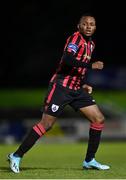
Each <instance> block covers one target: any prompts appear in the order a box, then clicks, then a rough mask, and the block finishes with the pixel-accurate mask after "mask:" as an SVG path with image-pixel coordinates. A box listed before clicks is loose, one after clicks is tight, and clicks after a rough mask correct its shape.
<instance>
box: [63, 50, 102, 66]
mask: <svg viewBox="0 0 126 180" xmlns="http://www.w3.org/2000/svg"><path fill="white" fill-rule="evenodd" d="M62 60H63V62H64V63H65V64H67V65H68V66H72V67H77V68H78V67H82V68H91V69H103V65H104V64H103V62H101V61H96V62H93V63H92V62H90V63H86V62H80V61H78V60H77V59H76V58H75V57H74V54H73V53H71V52H67V51H65V52H64V54H63V57H62Z"/></svg>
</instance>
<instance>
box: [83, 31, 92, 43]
mask: <svg viewBox="0 0 126 180" xmlns="http://www.w3.org/2000/svg"><path fill="white" fill-rule="evenodd" d="M80 34H81V35H82V36H83V38H84V39H85V41H86V42H88V41H91V36H86V35H84V34H82V33H80Z"/></svg>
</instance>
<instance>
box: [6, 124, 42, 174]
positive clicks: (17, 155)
mask: <svg viewBox="0 0 126 180" xmlns="http://www.w3.org/2000/svg"><path fill="white" fill-rule="evenodd" d="M45 132H46V130H45V128H44V127H43V125H42V124H41V123H38V124H36V125H35V126H33V128H32V130H31V131H30V132H29V134H28V135H27V137H26V138H25V139H24V141H23V142H22V144H21V145H20V146H19V148H18V149H17V150H16V151H15V152H14V153H11V154H9V155H8V160H9V162H10V168H11V170H12V171H13V172H15V173H19V172H20V170H19V165H20V160H21V158H22V157H23V155H24V154H25V153H26V152H27V151H28V150H30V149H31V148H32V146H33V145H34V144H35V143H36V141H37V140H38V139H39V138H40V137H42V136H43V135H44V134H45Z"/></svg>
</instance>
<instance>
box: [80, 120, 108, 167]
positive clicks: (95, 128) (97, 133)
mask: <svg viewBox="0 0 126 180" xmlns="http://www.w3.org/2000/svg"><path fill="white" fill-rule="evenodd" d="M102 129H103V124H98V123H92V124H91V127H90V130H89V141H88V148H87V153H86V158H85V161H84V162H83V167H84V168H87V169H91V168H96V169H103V170H105V169H109V166H106V165H101V164H100V163H98V162H97V161H96V160H95V159H94V158H95V154H96V152H97V150H98V147H99V143H100V139H101V132H102Z"/></svg>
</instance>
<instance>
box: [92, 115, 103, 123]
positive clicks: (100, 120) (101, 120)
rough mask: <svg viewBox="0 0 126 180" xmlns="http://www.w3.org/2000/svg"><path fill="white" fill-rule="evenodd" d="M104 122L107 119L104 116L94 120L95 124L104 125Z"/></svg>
mask: <svg viewBox="0 0 126 180" xmlns="http://www.w3.org/2000/svg"><path fill="white" fill-rule="evenodd" d="M104 121H105V117H104V116H103V115H102V114H100V115H98V116H96V117H95V118H94V122H95V123H97V124H104Z"/></svg>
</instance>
